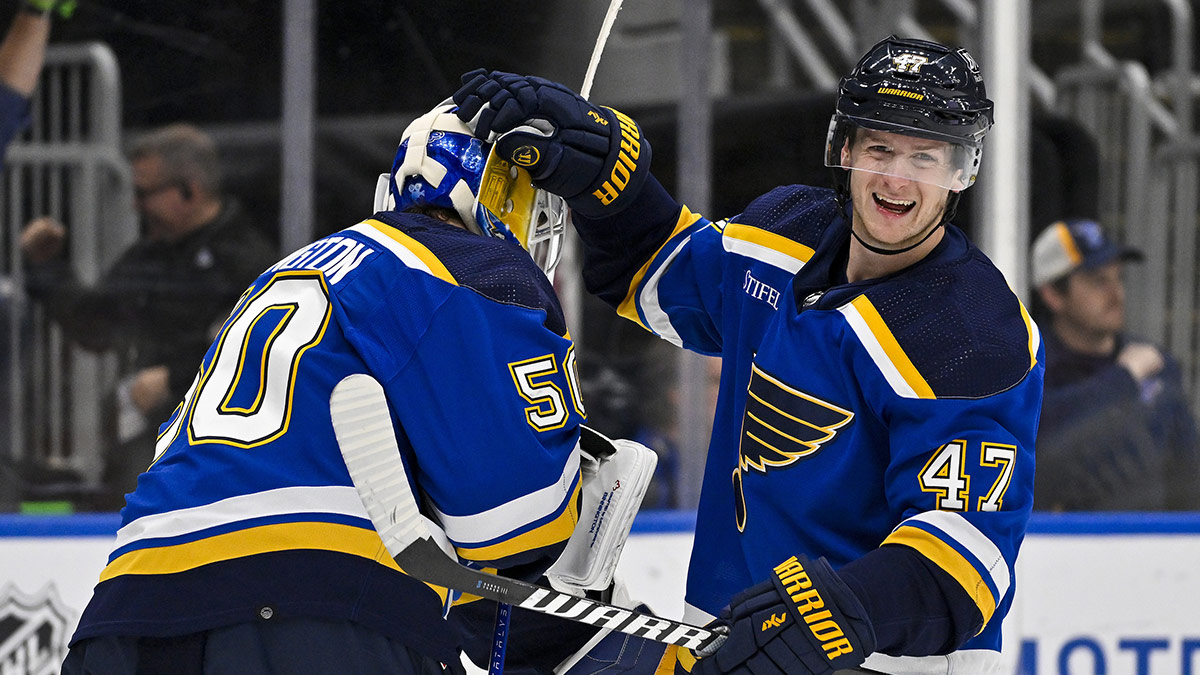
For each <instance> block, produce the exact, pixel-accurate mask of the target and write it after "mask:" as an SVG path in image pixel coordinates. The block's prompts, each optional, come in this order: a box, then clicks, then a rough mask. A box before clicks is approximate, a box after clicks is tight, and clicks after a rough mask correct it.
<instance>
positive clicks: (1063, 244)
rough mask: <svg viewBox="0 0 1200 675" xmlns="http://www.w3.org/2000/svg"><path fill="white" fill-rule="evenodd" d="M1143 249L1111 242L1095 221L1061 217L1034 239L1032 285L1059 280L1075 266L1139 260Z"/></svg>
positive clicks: (1094, 266) (1086, 266) (1090, 266)
mask: <svg viewBox="0 0 1200 675" xmlns="http://www.w3.org/2000/svg"><path fill="white" fill-rule="evenodd" d="M1144 258H1145V256H1143V255H1142V252H1141V251H1139V250H1137V249H1135V248H1131V247H1129V246H1125V245H1123V244H1120V243H1118V242H1116V241H1113V240H1112V239H1111V238H1110V237H1109V236H1108V235H1107V234H1106V233H1105V232H1104V228H1103V227H1101V226H1100V223H1097V222H1096V221H1094V220H1064V221H1059V222H1057V223H1054V224H1052V225H1050V226H1048V227H1046V229H1044V230H1042V232H1041V233H1040V234H1038V236H1037V239H1035V240H1034V242H1033V285H1034V286H1035V287H1036V286H1041V285H1043V284H1048V283H1050V282H1053V281H1057V280H1058V279H1061V278H1063V277H1065V276H1067V275H1068V274H1070V273H1071V272H1074V271H1075V270H1078V269H1094V268H1096V267H1100V266H1101V265H1106V264H1108V263H1110V262H1112V261H1114V260H1120V261H1141V260H1143V259H1144Z"/></svg>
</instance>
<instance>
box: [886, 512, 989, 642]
mask: <svg viewBox="0 0 1200 675" xmlns="http://www.w3.org/2000/svg"><path fill="white" fill-rule="evenodd" d="M883 543H885V544H902V545H904V546H908V547H909V548H912V549H915V550H916V551H917V552H918V553H920V554H921V555H923V556H925V557H926V558H928V559H930V560H932V561H933V563H934V564H935V565H937V566H938V567H940V568H942V569H944V570H946V572H947V573H949V574H950V576H952V577H954V580H955V581H957V582H958V583H959V584H960V585H961V586H962V587H963V590H965V591H966V592H967V595H969V596H970V597H971V600H973V601H974V602H975V605H976V606H977V607H978V608H979V613H980V614H982V615H983V625H984V626H986V625H987V624H988V622H989V621H991V620H992V615H993V614H995V613H996V598H994V597H992V591H991V589H990V588H988V585H987V583H986V582H985V581H984V580H983V577H982V576H980V574H979V571H978V570H976V569H975V566H974V565H972V564H971V563H970V562H968V561H967V559H966V558H964V557H963V556H962V554H961V553H959V552H958V551H956V550H954V549H953V548H952V547H951V546H950V545H949V544H947V543H946V542H944V541H942V540H941V539H938V538H937V537H935V536H934V535H932V534H930V533H928V532H926V531H925V530H922V529H920V528H917V527H910V526H907V525H905V526H901V527H898V528H896V531H894V532H892V533H891V534H890V535H888V537H887V539H884V540H883ZM982 631H983V627H982V626H981V627H980V632H982Z"/></svg>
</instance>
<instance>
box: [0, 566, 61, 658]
mask: <svg viewBox="0 0 1200 675" xmlns="http://www.w3.org/2000/svg"><path fill="white" fill-rule="evenodd" d="M74 619H75V614H74V612H72V611H71V610H70V609H68V608H67V606H66V605H64V604H63V603H62V601H61V600H60V599H59V597H58V591H57V590H55V588H54V585H53V584H50V585H48V586H46V588H44V589H43V590H42V592H41V593H40V594H38V595H35V596H27V595H25V594H23V593H21V592H20V591H18V590H17V588H16V587H15V586H13V585H12V584H9V585H7V586H5V587H4V588H3V590H0V672H2V673H5V675H8V674H9V673H12V674H13V675H18V674H19V675H51V674H53V673H58V672H59V671H60V669H61V668H62V662H63V659H65V658H66V656H67V640H68V639H69V638H70V635H69V634H68V632H67V630H68V629H69V628H70V627H71V626H72V625H73V623H74Z"/></svg>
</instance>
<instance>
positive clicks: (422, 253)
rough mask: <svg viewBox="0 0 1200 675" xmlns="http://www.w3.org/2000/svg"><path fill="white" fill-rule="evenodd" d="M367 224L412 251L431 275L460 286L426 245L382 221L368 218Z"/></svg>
mask: <svg viewBox="0 0 1200 675" xmlns="http://www.w3.org/2000/svg"><path fill="white" fill-rule="evenodd" d="M365 222H366V223H367V224H368V225H370V226H371V227H374V228H375V229H377V230H379V231H380V232H382V233H383V234H385V235H387V237H388V238H390V239H392V240H393V241H395V242H396V243H397V244H400V245H401V246H403V247H404V248H406V249H408V250H409V251H412V254H413V255H415V256H417V258H418V259H420V261H421V262H423V263H425V266H426V267H428V268H429V271H430V273H431V274H433V276H435V277H437V278H439V279H441V280H442V281H445V282H448V283H451V284H454V285H455V286H457V285H458V281H457V280H455V278H454V275H453V274H450V270H448V269H446V266H445V265H443V264H442V261H441V260H438V257H437V256H436V255H434V254H433V251H430V250H429V249H428V248H426V247H425V244H422V243H421V242H419V241H417V240H416V239H413V238H412V237H410V236H408V235H407V234H404V233H403V232H401V231H400V230H397V229H396V228H394V227H392V226H391V225H388V224H387V223H385V222H383V221H381V220H375V219H374V218H368V219H367V220H366V221H365Z"/></svg>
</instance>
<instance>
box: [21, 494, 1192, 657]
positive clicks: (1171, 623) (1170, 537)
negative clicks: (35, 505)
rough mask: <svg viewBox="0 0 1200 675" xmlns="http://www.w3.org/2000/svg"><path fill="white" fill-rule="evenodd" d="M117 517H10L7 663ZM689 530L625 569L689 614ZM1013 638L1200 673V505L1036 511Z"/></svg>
mask: <svg viewBox="0 0 1200 675" xmlns="http://www.w3.org/2000/svg"><path fill="white" fill-rule="evenodd" d="M38 518H41V520H30V519H38ZM30 523H34V524H35V525H34V526H30ZM116 525H117V521H116V518H115V516H100V517H94V516H74V517H55V518H53V519H48V518H47V517H39V516H24V517H20V516H0V625H6V626H15V627H14V628H13V629H12V630H11V631H7V632H3V633H0V672H3V673H5V674H6V675H7V674H8V673H14V674H15V673H21V674H25V673H39V674H40V673H57V672H58V665H59V664H60V663H61V662H62V658H63V656H64V655H65V641H66V639H67V638H69V636H70V633H71V632H72V631H73V630H74V626H75V623H76V622H77V621H78V618H79V614H80V612H81V611H82V610H83V607H84V605H86V604H87V601H88V599H89V598H90V597H91V592H92V587H93V585H94V584H95V582H96V579H97V578H98V576H99V573H100V570H101V568H102V567H103V566H104V562H105V559H106V557H107V555H108V552H109V549H110V548H111V546H112V541H113V533H114V532H115V530H116ZM691 539H692V537H691V530H690V521H689V520H688V517H687V515H686V514H684V515H683V516H682V517H681V515H680V514H653V513H651V514H643V515H642V516H639V519H638V522H637V524H636V525H635V532H634V535H633V536H632V537H631V538H630V540H629V543H628V544H627V545H626V548H625V551H624V553H623V555H622V560H621V564H620V566H619V567H618V572H617V574H618V577H619V578H620V579H621V580H622V581H623V582H624V583H625V584H626V585H627V586H628V587H629V588H630V591H631V595H633V597H635V598H638V599H639V600H641V601H643V602H645V603H646V604H647V605H649V606H650V607H651V608H652V609H653V610H654V611H655V612H657V613H659V614H662V615H664V616H669V617H673V618H682V613H683V590H684V583H685V572H684V570H685V569H686V568H687V560H688V556H689V555H690V552H691ZM1004 639H1005V649H1004V656H1005V663H1006V666H1005V672H1009V673H1013V674H1014V675H1125V674H1129V675H1151V674H1153V675H1200V514H1188V515H1181V516H1169V515H1160V516H1131V515H1118V514H1109V515H1074V516H1070V517H1066V518H1064V517H1057V516H1055V517H1041V516H1035V517H1034V520H1033V522H1032V523H1031V529H1030V534H1029V535H1028V536H1027V537H1026V539H1025V543H1024V546H1023V547H1022V550H1021V558H1020V560H1019V562H1018V568H1017V596H1016V601H1015V602H1014V604H1013V607H1012V610H1011V611H1010V613H1009V619H1008V621H1006V622H1005V637H1004Z"/></svg>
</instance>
